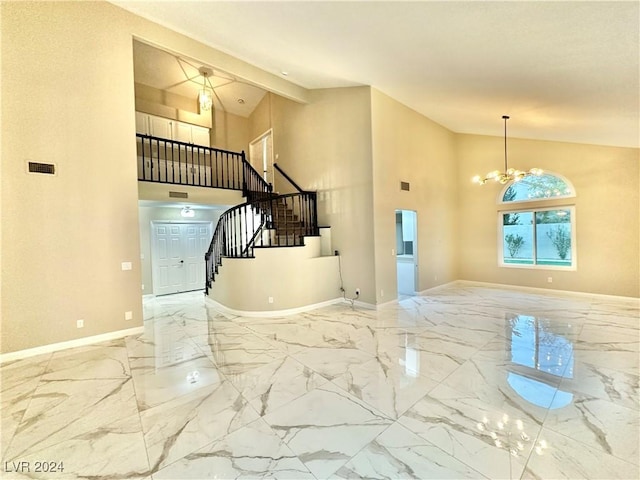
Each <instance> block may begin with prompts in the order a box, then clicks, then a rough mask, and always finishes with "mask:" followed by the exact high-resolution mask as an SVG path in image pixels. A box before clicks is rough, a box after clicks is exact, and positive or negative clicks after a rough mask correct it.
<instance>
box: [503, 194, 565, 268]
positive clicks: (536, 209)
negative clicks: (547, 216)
mask: <svg viewBox="0 0 640 480" xmlns="http://www.w3.org/2000/svg"><path fill="white" fill-rule="evenodd" d="M500 198H502V197H500ZM553 198H554V199H555V198H560V197H553ZM549 200H550V199H548V198H544V199H539V200H528V201H526V204H527V206H528V207H529V208H523V207H522V205H520V208H501V209H499V210H498V221H497V224H498V235H497V239H498V266H499V267H504V268H520V269H526V270H559V271H563V272H574V271H576V270H577V269H578V252H577V248H576V237H577V235H576V232H577V226H576V207H575V205H574V204H572V205H566V204H565V205H562V204H560V205H553V206H547V205H546V203H547V202H548V201H549ZM539 202H545V206H539V207H538V206H536V205H539ZM514 203H522V202H508V203H502V205H501V206H502V207H506V206H509V205H511V204H514ZM549 210H569V211H570V212H571V266H568V267H563V266H555V265H537V264H533V265H526V264H517V263H505V262H504V233H503V230H502V228H503V225H502V222H503V215H504V214H506V213H529V212H531V213H533V214H534V216H533V222H534V223H533V225H534V227H533V228H534V239H535V228H536V227H535V212H544V211H549ZM532 257H533V259H534V260H535V259H536V243H534V249H533V254H532Z"/></svg>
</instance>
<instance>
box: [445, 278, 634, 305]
mask: <svg viewBox="0 0 640 480" xmlns="http://www.w3.org/2000/svg"><path fill="white" fill-rule="evenodd" d="M451 284H457V285H460V286H469V287H486V288H499V289H502V290H517V291H521V292H531V293H543V294H546V295H553V294H558V295H565V296H570V297H578V298H587V297H588V298H592V299H593V298H597V299H601V300H615V301H623V302H631V303H640V298H638V297H624V296H622V295H607V294H604V293H590V292H576V291H574V290H556V289H552V288H540V287H527V286H523V285H509V284H506V283H490V282H478V281H474V280H456V281H455V282H451ZM451 284H449V285H451Z"/></svg>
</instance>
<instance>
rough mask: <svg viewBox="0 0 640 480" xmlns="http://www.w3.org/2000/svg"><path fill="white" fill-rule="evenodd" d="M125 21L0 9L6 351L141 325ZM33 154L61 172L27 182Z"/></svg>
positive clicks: (53, 7) (89, 10)
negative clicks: (79, 324) (80, 323)
mask: <svg viewBox="0 0 640 480" xmlns="http://www.w3.org/2000/svg"><path fill="white" fill-rule="evenodd" d="M121 20H122V19H121V16H120V15H119V11H118V10H116V9H114V8H110V7H107V8H102V7H101V6H100V5H93V4H72V3H62V4H60V3H55V4H54V3H31V2H3V3H2V120H3V127H2V128H3V142H2V170H3V189H2V195H3V203H2V222H3V224H4V229H3V235H4V239H3V251H2V257H3V271H2V283H3V292H2V296H3V298H2V352H3V353H6V352H10V351H15V350H20V349H25V348H29V347H35V346H39V345H45V344H49V343H56V342H61V341H66V340H72V339H76V338H79V337H83V336H89V335H97V334H101V333H105V332H109V331H115V330H122V329H126V328H131V327H135V326H138V325H142V308H141V302H140V265H139V261H138V258H139V246H138V244H139V242H138V229H137V223H138V219H137V201H138V199H137V181H136V166H135V162H134V161H133V159H135V155H136V153H135V142H134V137H133V134H134V133H135V123H134V109H133V105H134V97H133V70H132V50H131V35H130V33H128V32H127V31H126V30H123V29H121V28H118V26H119V25H120V24H121ZM114 27H115V28H114ZM109 119H112V120H109ZM27 159H30V160H34V161H38V162H53V163H56V164H57V167H58V175H57V176H52V177H49V176H38V175H27V174H26V173H25V162H26V161H27ZM121 262H132V264H133V270H131V271H122V270H121ZM136 287H137V288H136ZM126 311H132V312H133V320H131V321H125V319H124V314H125V312H126ZM78 319H83V320H84V328H83V329H77V328H76V320H78Z"/></svg>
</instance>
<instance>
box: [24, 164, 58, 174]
mask: <svg viewBox="0 0 640 480" xmlns="http://www.w3.org/2000/svg"><path fill="white" fill-rule="evenodd" d="M27 172H29V173H41V174H43V175H55V174H56V166H55V164H53V163H38V162H27Z"/></svg>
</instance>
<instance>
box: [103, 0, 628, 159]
mask: <svg viewBox="0 0 640 480" xmlns="http://www.w3.org/2000/svg"><path fill="white" fill-rule="evenodd" d="M113 3H115V4H116V5H119V6H121V7H123V8H126V9H128V10H130V11H132V12H133V13H136V14H138V15H141V16H143V17H146V18H148V19H150V20H153V21H156V22H158V23H161V24H162V25H165V26H167V27H168V28H171V29H174V30H177V31H179V32H182V33H184V34H186V35H189V36H191V37H193V38H194V39H197V40H199V41H201V42H203V43H206V44H208V45H210V46H211V47H214V48H216V49H218V50H221V51H224V52H226V53H228V54H231V55H233V56H235V57H237V58H239V59H242V60H244V61H246V62H248V63H250V64H252V65H255V66H257V67H260V68H262V69H264V70H266V71H268V72H271V73H274V74H277V75H281V72H283V71H286V72H288V75H287V76H286V78H287V79H288V80H289V81H291V82H293V83H295V84H298V85H300V86H303V87H306V88H309V89H313V88H327V87H341V86H352V85H371V86H373V87H375V88H376V89H378V90H380V91H382V92H384V93H385V94H387V95H389V96H391V97H393V98H395V99H396V100H398V101H400V102H402V103H403V104H405V105H407V106H409V107H411V108H413V109H414V110H416V111H418V112H420V113H422V114H424V115H425V116H427V117H429V118H431V119H432V120H434V121H436V122H438V123H440V124H441V125H443V126H445V127H447V128H449V129H451V130H453V131H455V132H460V133H476V134H488V135H500V134H501V132H502V120H501V116H502V115H503V114H508V115H510V116H511V120H510V122H509V134H510V136H514V137H524V138H535V139H545V140H558V141H568V142H579V143H593V144H603V145H617V146H635V147H637V146H639V145H640V133H639V110H640V105H639V103H640V81H639V74H640V58H639V57H640V55H639V40H640V38H639V32H640V19H639V15H640V13H639V12H640V9H639V6H640V3H639V2H637V1H631V2H581V1H577V2H538V1H531V2H483V1H471V2H455V1H451V2H432V1H427V2H425V1H423V2H396V1H387V2H342V1H338V2H322V1H320V2H318V1H316V2H280V1H265V2H218V1H199V2H188V1H179V2H178V1H161V2H158V1H145V2H135V1H117V2H113ZM211 66H212V67H214V68H215V67H216V66H215V65H211ZM247 80H249V81H250V80H251V79H247Z"/></svg>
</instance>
